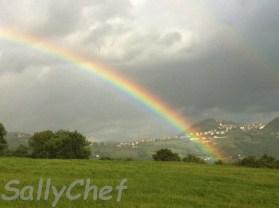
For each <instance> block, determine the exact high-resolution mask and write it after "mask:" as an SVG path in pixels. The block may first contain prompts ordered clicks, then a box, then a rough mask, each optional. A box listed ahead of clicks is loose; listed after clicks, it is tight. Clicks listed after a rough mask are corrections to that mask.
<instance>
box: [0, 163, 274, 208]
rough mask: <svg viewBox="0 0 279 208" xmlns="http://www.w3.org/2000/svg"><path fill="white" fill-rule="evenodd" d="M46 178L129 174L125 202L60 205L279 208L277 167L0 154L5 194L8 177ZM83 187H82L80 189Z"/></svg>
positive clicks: (60, 180)
mask: <svg viewBox="0 0 279 208" xmlns="http://www.w3.org/2000/svg"><path fill="white" fill-rule="evenodd" d="M41 177H42V178H44V179H47V178H51V179H52V181H53V184H54V185H56V186H58V187H62V186H64V185H70V184H71V183H72V182H73V181H74V180H76V179H86V178H91V180H92V184H95V185H97V186H99V187H101V186H105V185H112V186H116V185H118V184H119V182H120V180H121V179H123V178H127V179H128V190H124V193H123V197H122V200H121V201H120V202H116V194H114V195H113V198H112V199H111V200H109V201H100V200H97V201H94V200H93V199H92V198H89V199H88V200H87V201H84V200H82V199H80V200H76V201H69V200H68V199H66V198H65V197H64V196H63V197H62V199H61V200H60V201H59V203H58V205H57V207H61V208H64V207H65V208H66V207H67V208H71V207H73V208H74V207H75V208H79V207H123V208H131V207H138V208H151V207H152V208H159V207H160V208H161V207H181V208H185V207H186V208H187V207H189V208H213V207H214V208H215V207H220V208H221V207H226V208H227V207H230V208H259V207H261V208H268V207H274V208H275V207H276V208H277V207H279V171H278V170H270V169H249V168H243V167H235V166H226V165H224V166H218V165H198V164H187V163H182V162H180V163H175V162H153V161H92V160H32V159H15V158H1V159H0V192H1V193H6V194H8V192H7V191H5V190H4V186H5V184H6V183H7V182H8V181H9V180H12V179H18V180H20V181H21V184H20V185H18V186H17V187H23V186H25V185H31V184H33V185H34V187H36V186H38V180H39V179H40V178H41ZM35 189H36V188H35ZM82 190H83V188H81V187H79V188H78V189H77V190H75V191H76V192H77V193H82ZM34 197H36V193H34ZM52 200H53V199H52V198H50V199H49V200H48V201H44V200H41V201H36V200H35V201H22V200H16V201H10V202H9V201H3V200H1V201H0V207H1V208H2V207H3V208H4V207H5V208H7V207H14V208H24V207H26V208H27V207H28V208H32V207H34V208H35V207H36V208H37V207H40V208H41V207H51V203H52Z"/></svg>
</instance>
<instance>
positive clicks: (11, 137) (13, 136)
mask: <svg viewBox="0 0 279 208" xmlns="http://www.w3.org/2000/svg"><path fill="white" fill-rule="evenodd" d="M30 137H31V135H30V134H26V133H22V132H8V134H7V135H6V137H5V139H6V140H7V142H8V145H9V148H11V149H15V148H16V147H18V146H19V145H21V144H22V145H27V144H28V140H29V138H30Z"/></svg>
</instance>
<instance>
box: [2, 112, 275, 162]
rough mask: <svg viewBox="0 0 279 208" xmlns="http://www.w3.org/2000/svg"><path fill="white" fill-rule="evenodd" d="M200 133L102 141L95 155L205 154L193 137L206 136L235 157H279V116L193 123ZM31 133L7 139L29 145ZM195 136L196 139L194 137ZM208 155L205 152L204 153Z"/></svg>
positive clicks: (94, 152) (18, 133) (130, 156)
mask: <svg viewBox="0 0 279 208" xmlns="http://www.w3.org/2000/svg"><path fill="white" fill-rule="evenodd" d="M193 129H195V130H196V132H197V135H195V134H193V135H189V137H188V138H185V137H182V136H175V137H173V138H165V139H154V138H146V139H139V140H138V141H130V142H123V143H121V142H119V143H99V144H95V145H94V147H93V149H92V150H93V156H95V155H99V156H109V157H112V158H128V157H129V158H133V159H151V156H152V154H153V153H154V152H155V151H157V150H158V149H162V148H169V149H172V150H173V151H175V152H177V153H179V154H180V155H182V156H184V155H187V154H195V155H200V156H202V155H204V153H203V152H201V151H200V148H199V146H198V145H196V143H195V142H192V141H191V140H195V139H196V137H198V138H205V137H206V141H207V142H209V143H212V145H215V146H216V147H217V148H219V149H221V150H222V151H223V152H226V153H227V155H229V156H231V157H232V158H239V157H243V156H249V155H253V156H261V155H263V154H269V155H272V156H274V157H277V158H279V151H278V150H279V117H278V118H275V119H273V120H272V121H271V122H269V123H268V124H266V125H265V124H261V123H236V122H231V121H222V120H216V119H206V120H203V121H200V122H198V123H196V124H194V125H193ZM30 137H31V135H29V134H26V133H21V132H13V133H8V135H7V136H6V140H7V142H8V144H9V147H10V148H11V149H14V148H16V147H17V146H19V145H21V144H23V145H27V144H28V139H29V138H30ZM191 137H192V138H191ZM204 156H205V155H204Z"/></svg>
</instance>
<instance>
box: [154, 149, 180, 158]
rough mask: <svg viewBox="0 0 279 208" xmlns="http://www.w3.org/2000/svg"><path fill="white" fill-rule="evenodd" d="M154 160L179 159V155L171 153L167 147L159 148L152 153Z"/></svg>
mask: <svg viewBox="0 0 279 208" xmlns="http://www.w3.org/2000/svg"><path fill="white" fill-rule="evenodd" d="M152 157H153V159H154V160H155V161H180V160H181V159H180V157H179V155H178V154H177V153H173V152H172V151H171V150H169V149H161V150H159V151H157V152H156V154H154V155H152Z"/></svg>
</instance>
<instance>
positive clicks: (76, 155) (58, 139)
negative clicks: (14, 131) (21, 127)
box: [0, 123, 91, 159]
mask: <svg viewBox="0 0 279 208" xmlns="http://www.w3.org/2000/svg"><path fill="white" fill-rule="evenodd" d="M6 134H7V131H6V129H5V127H4V125H3V124H1V123H0V155H2V156H17V157H31V158H48V159H56V158H57V159H88V158H89V157H90V155H91V151H90V143H89V142H88V141H87V140H86V138H85V137H84V136H83V135H82V134H81V133H79V132H78V131H67V130H59V131H56V132H53V131H50V130H47V131H42V132H38V133H35V134H34V135H33V136H32V137H31V138H30V139H29V141H28V145H27V146H24V145H20V146H19V147H18V148H17V149H16V150H10V149H9V147H8V143H7V141H6V140H5V136H6Z"/></svg>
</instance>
